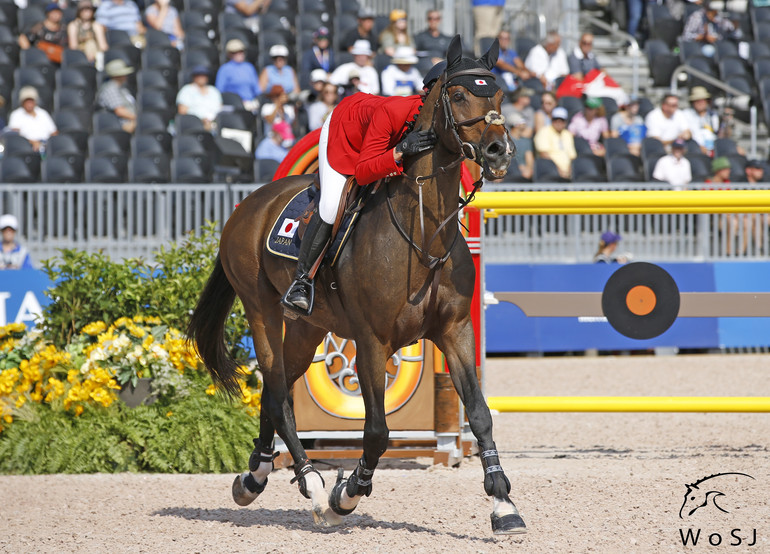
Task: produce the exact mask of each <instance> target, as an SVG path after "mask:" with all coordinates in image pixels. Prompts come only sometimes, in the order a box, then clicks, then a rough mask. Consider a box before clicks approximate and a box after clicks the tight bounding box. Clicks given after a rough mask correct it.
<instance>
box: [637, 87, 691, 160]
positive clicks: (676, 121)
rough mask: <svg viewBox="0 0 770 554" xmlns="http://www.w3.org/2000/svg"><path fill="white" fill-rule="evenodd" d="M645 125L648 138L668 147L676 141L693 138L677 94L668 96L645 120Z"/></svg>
mask: <svg viewBox="0 0 770 554" xmlns="http://www.w3.org/2000/svg"><path fill="white" fill-rule="evenodd" d="M644 124H645V125H646V126H647V136H648V137H653V138H656V139H658V140H659V141H660V142H662V143H663V144H664V145H665V146H668V147H670V146H671V143H672V142H674V141H675V140H676V139H682V140H690V138H692V133H690V127H689V125H688V122H687V118H686V117H685V116H684V113H682V111H681V110H680V109H679V97H678V96H677V95H676V94H666V95H665V96H664V97H663V100H662V101H661V103H660V106H659V107H657V108H655V109H654V110H652V111H651V112H650V113H648V114H647V117H645V118H644Z"/></svg>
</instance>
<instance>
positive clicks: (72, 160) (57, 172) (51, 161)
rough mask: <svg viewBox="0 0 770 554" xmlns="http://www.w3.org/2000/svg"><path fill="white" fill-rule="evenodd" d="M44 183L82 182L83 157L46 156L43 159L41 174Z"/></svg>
mask: <svg viewBox="0 0 770 554" xmlns="http://www.w3.org/2000/svg"><path fill="white" fill-rule="evenodd" d="M41 178H42V180H43V182H45V183H82V182H83V158H82V157H80V158H78V156H77V155H75V154H72V155H68V156H47V157H46V159H45V160H44V161H43V166H42V176H41Z"/></svg>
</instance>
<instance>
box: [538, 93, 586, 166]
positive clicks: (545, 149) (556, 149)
mask: <svg viewBox="0 0 770 554" xmlns="http://www.w3.org/2000/svg"><path fill="white" fill-rule="evenodd" d="M567 116H568V114H567V109H566V108H563V107H561V106H557V107H555V108H554V109H553V112H551V124H550V125H548V126H547V127H543V128H542V129H540V130H539V131H538V132H537V133H535V150H537V155H538V156H540V157H541V158H546V159H549V160H551V161H553V163H554V164H555V165H556V168H557V169H558V170H559V175H561V177H562V178H563V179H569V178H570V177H571V175H572V160H574V159H575V158H577V152H576V151H575V139H574V137H573V136H572V133H570V132H569V131H568V130H567Z"/></svg>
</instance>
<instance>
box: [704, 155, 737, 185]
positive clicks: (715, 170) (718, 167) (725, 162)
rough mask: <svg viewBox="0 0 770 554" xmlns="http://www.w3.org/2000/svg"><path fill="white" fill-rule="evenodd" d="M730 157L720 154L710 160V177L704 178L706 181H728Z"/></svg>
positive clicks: (730, 166)
mask: <svg viewBox="0 0 770 554" xmlns="http://www.w3.org/2000/svg"><path fill="white" fill-rule="evenodd" d="M731 168H732V165H731V164H730V159H729V158H728V157H726V156H720V157H718V158H714V159H713V160H711V178H709V179H706V182H707V183H729V182H730V169H731Z"/></svg>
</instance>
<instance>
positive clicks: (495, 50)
mask: <svg viewBox="0 0 770 554" xmlns="http://www.w3.org/2000/svg"><path fill="white" fill-rule="evenodd" d="M498 56H500V41H498V40H497V39H495V41H494V42H493V43H492V46H490V47H489V50H487V53H486V54H484V55H483V56H481V57H480V58H479V63H481V65H483V66H484V67H486V68H487V69H492V68H493V67H495V64H496V63H497V58H498Z"/></svg>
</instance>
